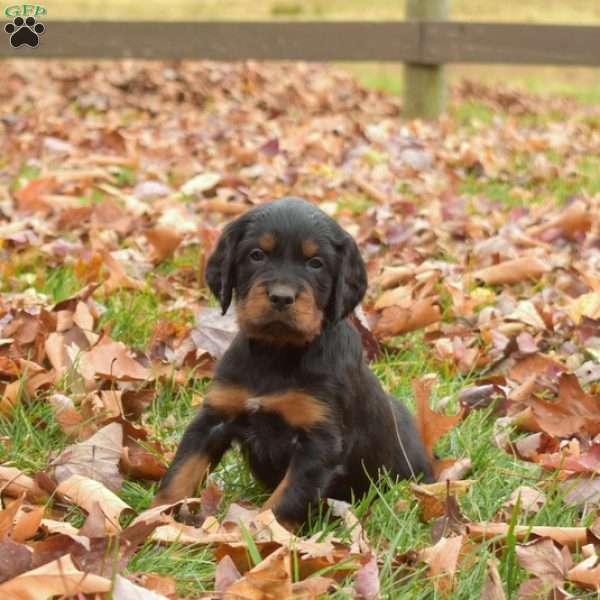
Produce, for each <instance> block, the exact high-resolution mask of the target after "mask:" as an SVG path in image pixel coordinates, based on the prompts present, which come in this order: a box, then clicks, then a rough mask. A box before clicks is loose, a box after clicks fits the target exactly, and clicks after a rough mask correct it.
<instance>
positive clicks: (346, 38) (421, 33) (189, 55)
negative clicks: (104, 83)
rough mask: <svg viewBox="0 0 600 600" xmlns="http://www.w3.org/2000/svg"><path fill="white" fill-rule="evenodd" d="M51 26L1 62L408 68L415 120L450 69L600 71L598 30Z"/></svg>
mask: <svg viewBox="0 0 600 600" xmlns="http://www.w3.org/2000/svg"><path fill="white" fill-rule="evenodd" d="M45 25H46V31H45V32H44V34H43V35H42V36H41V37H40V40H41V41H40V44H39V46H38V47H37V48H29V47H27V46H20V47H19V48H13V47H11V46H10V44H9V43H8V39H6V40H5V42H4V43H0V58H4V59H9V58H25V57H27V58H62V59H65V58H73V59H116V58H140V59H212V60H227V61H235V60H245V59H256V60H307V61H389V62H403V63H407V67H408V68H407V85H406V88H407V97H406V106H407V108H408V112H409V113H410V114H411V115H419V116H434V115H435V114H437V113H439V111H440V110H442V109H443V92H444V82H443V78H442V77H441V76H440V75H441V74H443V65H444V64H447V63H511V64H552V65H591V66H600V26H577V25H529V24H517V23H502V24H500V23H474V22H468V23H463V22H456V21H427V20H419V21H417V20H413V21H392V22H362V21H344V22H341V21H269V22H257V21H248V22H239V21H204V22H149V21H132V22H126V21H119V22H113V21H87V22H75V21H48V22H46V23H45ZM6 37H7V38H8V36H6ZM411 75H412V82H411ZM432 98H433V102H431V99H432Z"/></svg>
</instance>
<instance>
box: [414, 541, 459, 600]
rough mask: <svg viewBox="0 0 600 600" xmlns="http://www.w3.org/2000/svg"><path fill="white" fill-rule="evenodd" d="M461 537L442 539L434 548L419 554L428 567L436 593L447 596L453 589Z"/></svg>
mask: <svg viewBox="0 0 600 600" xmlns="http://www.w3.org/2000/svg"><path fill="white" fill-rule="evenodd" d="M462 544H463V536H462V535H459V536H457V537H451V538H442V539H441V540H440V541H439V542H438V543H437V544H436V545H435V546H431V547H429V548H425V549H424V550H422V551H421V552H420V558H421V560H422V561H423V562H426V563H427V564H428V565H429V574H430V576H431V577H432V578H433V585H434V587H435V589H436V590H437V591H438V593H440V594H442V595H443V596H447V595H448V594H450V593H451V592H452V589H453V588H454V578H455V575H456V568H457V566H458V557H459V554H460V550H461V548H462Z"/></svg>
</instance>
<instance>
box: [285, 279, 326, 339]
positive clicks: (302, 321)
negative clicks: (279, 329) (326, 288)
mask: <svg viewBox="0 0 600 600" xmlns="http://www.w3.org/2000/svg"><path fill="white" fill-rule="evenodd" d="M292 312H293V314H294V321H295V324H296V327H297V328H298V330H299V331H301V332H302V334H303V337H304V339H305V340H306V342H311V341H312V340H313V339H315V338H316V337H317V336H318V335H319V333H321V326H322V323H323V313H322V312H321V311H320V310H319V307H318V306H317V303H316V301H315V296H314V294H313V292H312V290H310V289H308V290H302V291H301V292H300V293H299V294H298V297H297V298H296V302H295V303H294V305H293V311H292Z"/></svg>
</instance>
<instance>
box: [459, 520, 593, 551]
mask: <svg viewBox="0 0 600 600" xmlns="http://www.w3.org/2000/svg"><path fill="white" fill-rule="evenodd" d="M508 532H509V525H508V524H507V523H469V524H468V525H467V534H468V535H469V536H470V537H472V538H473V539H474V540H475V541H480V540H490V539H493V538H504V537H506V536H507V535H508ZM514 535H515V537H516V539H517V540H518V541H520V542H522V541H524V540H525V539H527V538H535V537H540V538H550V539H551V540H553V541H555V542H556V543H557V544H559V545H561V546H567V548H569V549H571V550H575V549H577V548H578V547H580V546H585V544H588V543H589V541H590V533H589V531H588V529H587V528H585V527H545V526H533V527H529V526H525V525H517V526H516V527H515V528H514Z"/></svg>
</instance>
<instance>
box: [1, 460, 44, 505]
mask: <svg viewBox="0 0 600 600" xmlns="http://www.w3.org/2000/svg"><path fill="white" fill-rule="evenodd" d="M0 488H1V490H2V493H3V494H6V495H8V496H11V497H13V498H17V497H18V496H20V495H21V494H23V493H25V497H26V498H27V500H29V501H30V502H40V503H41V502H45V501H46V500H47V499H48V494H47V493H46V492H45V491H44V490H43V489H42V488H41V487H40V486H39V485H38V484H37V483H36V482H35V481H34V480H33V479H32V478H31V477H29V476H28V475H25V473H23V472H22V471H20V470H19V469H16V468H14V467H6V466H4V465H1V466H0Z"/></svg>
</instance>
